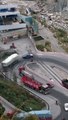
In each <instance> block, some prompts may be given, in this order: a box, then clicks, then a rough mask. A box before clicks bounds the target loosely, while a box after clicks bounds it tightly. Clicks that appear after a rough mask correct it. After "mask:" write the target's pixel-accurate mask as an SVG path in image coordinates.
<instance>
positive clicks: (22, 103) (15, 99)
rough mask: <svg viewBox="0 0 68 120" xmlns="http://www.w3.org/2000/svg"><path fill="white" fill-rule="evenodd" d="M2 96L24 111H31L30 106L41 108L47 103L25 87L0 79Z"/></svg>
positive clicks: (34, 108)
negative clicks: (31, 93)
mask: <svg viewBox="0 0 68 120" xmlns="http://www.w3.org/2000/svg"><path fill="white" fill-rule="evenodd" d="M0 96H3V97H4V98H5V99H7V100H8V101H9V102H10V103H12V104H14V105H15V106H16V107H18V108H20V109H22V110H24V111H30V108H32V110H40V109H42V108H43V107H44V105H45V104H43V103H42V102H41V101H40V100H39V99H37V98H35V97H34V96H32V95H30V94H29V93H28V92H27V91H26V90H25V89H24V88H23V87H20V86H18V85H17V84H15V83H13V82H9V81H7V82H6V81H5V80H2V79H0Z"/></svg>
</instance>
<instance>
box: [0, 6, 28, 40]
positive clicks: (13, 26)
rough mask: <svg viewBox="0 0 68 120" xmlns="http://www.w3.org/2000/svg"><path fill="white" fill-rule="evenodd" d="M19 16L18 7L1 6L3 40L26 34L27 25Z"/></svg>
mask: <svg viewBox="0 0 68 120" xmlns="http://www.w3.org/2000/svg"><path fill="white" fill-rule="evenodd" d="M19 15H20V13H19V11H18V10H17V5H15V4H5V5H0V37H1V39H2V40H9V39H10V38H17V37H20V36H23V35H25V34H26V31H27V28H26V23H25V22H24V21H23V19H22V18H20V17H19Z"/></svg>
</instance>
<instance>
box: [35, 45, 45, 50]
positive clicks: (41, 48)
mask: <svg viewBox="0 0 68 120" xmlns="http://www.w3.org/2000/svg"><path fill="white" fill-rule="evenodd" d="M36 47H37V49H38V50H41V51H44V48H45V47H44V45H36Z"/></svg>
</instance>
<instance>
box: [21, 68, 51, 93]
mask: <svg viewBox="0 0 68 120" xmlns="http://www.w3.org/2000/svg"><path fill="white" fill-rule="evenodd" d="M21 82H22V83H23V84H24V85H26V86H28V87H29V88H31V89H34V90H36V91H38V92H41V93H44V94H47V93H49V89H50V87H49V85H47V84H45V85H43V84H42V83H40V82H38V81H36V80H35V79H34V77H33V76H32V74H29V73H28V72H26V71H24V70H23V71H22V78H21Z"/></svg>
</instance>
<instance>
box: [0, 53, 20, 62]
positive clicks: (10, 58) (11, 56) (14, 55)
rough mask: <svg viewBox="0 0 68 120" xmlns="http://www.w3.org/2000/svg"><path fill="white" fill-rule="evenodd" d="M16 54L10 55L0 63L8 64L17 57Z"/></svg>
mask: <svg viewBox="0 0 68 120" xmlns="http://www.w3.org/2000/svg"><path fill="white" fill-rule="evenodd" d="M17 56H18V54H17V53H14V54H12V55H10V56H9V57H8V58H6V59H5V60H4V61H3V62H2V63H8V62H10V61H11V60H12V59H13V58H15V57H17Z"/></svg>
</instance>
